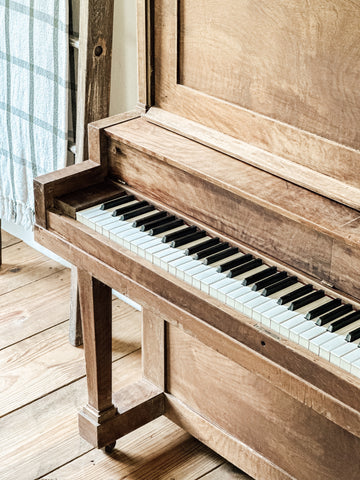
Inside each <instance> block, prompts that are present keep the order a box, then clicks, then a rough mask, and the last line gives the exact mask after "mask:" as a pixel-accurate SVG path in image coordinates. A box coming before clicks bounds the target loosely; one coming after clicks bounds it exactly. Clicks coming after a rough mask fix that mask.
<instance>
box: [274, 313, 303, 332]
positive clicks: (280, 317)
mask: <svg viewBox="0 0 360 480" xmlns="http://www.w3.org/2000/svg"><path fill="white" fill-rule="evenodd" d="M297 315H298V313H297V312H294V311H292V310H285V311H284V312H280V313H278V314H277V315H274V317H273V321H274V322H275V323H276V325H278V326H279V330H278V331H279V332H280V325H281V324H282V323H284V322H287V321H288V320H290V319H291V318H293V317H295V316H297Z"/></svg>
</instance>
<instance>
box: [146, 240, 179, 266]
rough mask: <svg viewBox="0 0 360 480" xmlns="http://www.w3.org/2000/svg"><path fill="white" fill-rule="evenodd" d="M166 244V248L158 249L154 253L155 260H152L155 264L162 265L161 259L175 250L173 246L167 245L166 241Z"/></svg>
mask: <svg viewBox="0 0 360 480" xmlns="http://www.w3.org/2000/svg"><path fill="white" fill-rule="evenodd" d="M164 245H166V247H167V248H166V249H164V250H158V251H156V252H155V253H153V260H152V263H153V264H154V265H157V266H158V267H160V266H161V259H162V258H164V257H166V256H167V255H171V253H172V252H173V251H174V250H173V249H172V248H171V247H169V245H167V244H166V243H164ZM182 258H184V256H182V257H181V259H182Z"/></svg>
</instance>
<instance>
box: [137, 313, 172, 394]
mask: <svg viewBox="0 0 360 480" xmlns="http://www.w3.org/2000/svg"><path fill="white" fill-rule="evenodd" d="M165 328H166V325H165V322H164V320H162V319H161V318H160V317H159V315H157V314H155V313H154V312H153V311H151V310H148V309H144V310H143V313H142V330H141V335H142V347H141V348H142V371H143V375H144V377H145V378H146V379H147V380H149V381H150V382H152V383H153V384H154V385H156V386H157V387H159V388H160V389H161V390H162V391H164V390H165Z"/></svg>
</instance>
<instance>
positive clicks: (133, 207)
mask: <svg viewBox="0 0 360 480" xmlns="http://www.w3.org/2000/svg"><path fill="white" fill-rule="evenodd" d="M146 205H149V204H148V202H145V200H142V201H141V202H136V203H133V204H132V205H128V206H127V207H122V208H117V209H116V210H114V211H113V213H112V216H113V217H119V216H120V215H124V213H128V212H132V211H133V210H137V209H138V208H141V207H146Z"/></svg>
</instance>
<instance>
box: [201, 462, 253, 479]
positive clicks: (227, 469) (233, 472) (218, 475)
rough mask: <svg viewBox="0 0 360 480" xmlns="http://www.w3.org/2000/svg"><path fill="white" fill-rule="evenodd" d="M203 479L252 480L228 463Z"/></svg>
mask: <svg viewBox="0 0 360 480" xmlns="http://www.w3.org/2000/svg"><path fill="white" fill-rule="evenodd" d="M201 478H202V480H251V478H250V477H249V476H248V475H246V473H244V472H241V471H240V470H239V469H238V468H236V467H234V466H233V465H230V464H228V463H225V464H224V465H220V466H219V467H217V468H215V469H214V470H212V471H211V472H209V473H207V474H206V475H204V476H203V477H201Z"/></svg>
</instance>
